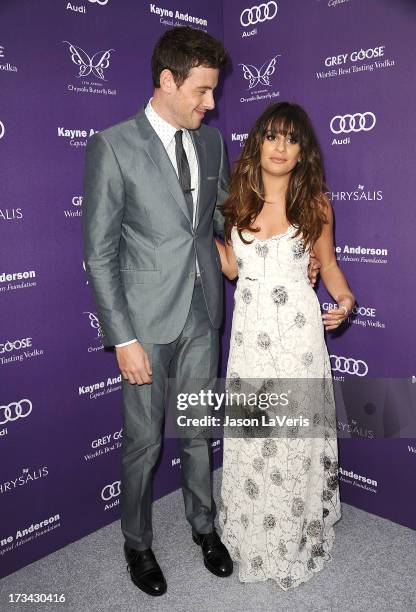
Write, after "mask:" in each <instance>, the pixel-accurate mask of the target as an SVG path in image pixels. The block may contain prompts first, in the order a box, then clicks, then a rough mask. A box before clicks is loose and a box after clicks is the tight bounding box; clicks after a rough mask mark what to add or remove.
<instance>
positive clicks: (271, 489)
mask: <svg viewBox="0 0 416 612" xmlns="http://www.w3.org/2000/svg"><path fill="white" fill-rule="evenodd" d="M325 190H326V187H325V183H324V177H323V169H322V163H321V157H320V153H319V146H318V143H317V140H316V137H315V135H314V132H313V129H312V126H311V124H310V121H309V118H308V116H307V114H306V113H305V111H304V110H303V109H302V108H301V107H299V106H298V105H295V104H289V103H287V102H281V103H278V104H275V105H272V106H270V107H269V108H268V109H266V111H265V112H264V113H263V114H262V115H261V116H260V117H259V119H258V120H257V121H256V123H255V125H254V127H253V129H252V130H251V132H250V134H249V136H248V139H247V141H246V143H245V146H244V149H243V152H242V154H241V157H240V159H239V160H238V162H237V164H236V168H235V171H234V173H233V176H232V179H231V189H230V196H229V198H228V200H227V201H226V202H225V203H224V205H223V206H222V212H223V215H224V217H225V237H226V240H225V245H222V244H221V243H220V242H217V247H218V250H219V252H220V256H221V264H222V270H223V273H224V274H225V275H226V276H227V277H228V278H229V279H234V278H236V277H237V276H238V282H237V286H236V290H235V297H234V299H235V307H234V313H233V323H232V330H231V340H230V354H229V361H228V367H227V382H228V386H229V388H230V389H231V390H232V389H240V390H241V389H242V388H243V387H244V383H245V381H246V382H248V383H250V384H251V385H252V381H253V379H256V380H262V381H263V385H262V389H263V390H265V389H266V390H267V389H268V390H269V391H270V390H272V389H273V387H274V386H275V385H276V383H278V381H281V380H284V379H292V380H293V379H297V380H298V381H299V382H301V387H302V394H303V395H302V397H304V398H305V405H302V406H301V408H305V410H306V411H307V412H308V413H309V415H312V416H313V418H312V421H313V425H316V424H319V425H320V429H319V431H320V433H319V435H315V434H314V433H309V435H308V434H307V433H306V434H303V435H300V433H299V428H298V429H297V430H296V429H293V430H292V433H288V434H287V435H283V436H273V435H272V436H271V437H270V436H267V434H265V433H264V431H265V429H263V430H261V431H260V433H258V432H257V435H260V436H261V437H256V433H255V432H254V433H252V435H250V436H246V437H233V436H232V434H230V435H229V436H227V433H225V435H224V461H223V482H222V489H221V500H220V512H219V522H220V527H221V529H222V536H221V539H222V541H223V543H224V544H225V546H227V548H228V550H229V551H230V554H231V556H232V558H233V560H234V561H235V562H236V563H237V564H238V566H239V578H240V580H241V581H242V582H254V581H259V580H267V579H269V578H270V579H273V580H274V581H276V583H277V584H278V585H279V586H280V587H281V588H282V589H285V590H286V589H291V588H294V587H296V586H298V585H299V584H300V583H302V582H306V581H307V580H309V579H310V578H311V577H312V576H313V574H314V573H316V572H318V571H320V570H321V569H322V568H323V567H324V565H325V562H326V561H328V560H330V559H331V555H330V550H331V548H332V546H333V543H334V529H333V525H334V523H336V522H337V521H338V520H339V519H340V516H341V512H340V500H339V490H338V452H337V439H336V418H335V404H334V396H333V388H332V377H331V369H330V362H329V357H328V352H327V348H326V344H325V340H324V328H326V329H327V330H335V329H338V328H339V326H340V325H341V324H342V323H343V321H345V319H346V318H347V317H348V315H349V313H350V312H351V310H352V307H353V305H354V303H355V299H354V296H353V294H352V292H351V290H350V288H349V286H348V284H347V281H346V279H345V277H344V275H343V273H342V272H341V270H340V269H339V267H338V265H337V261H336V258H335V254H334V244H333V214H332V209H331V205H330V203H329V201H328V199H327V198H326V197H325V195H324V192H325ZM312 249H313V251H314V253H315V255H316V258H317V259H318V260H319V262H320V263H321V268H320V275H321V278H322V281H323V282H324V285H325V287H326V289H327V290H328V292H329V293H330V294H331V296H332V297H333V299H334V300H335V301H336V302H337V304H338V308H337V309H334V310H332V311H331V312H330V313H326V314H324V315H321V310H320V305H319V301H318V299H317V297H316V294H315V291H314V289H313V287H312V285H311V283H310V281H309V279H308V264H309V259H310V253H311V250H312ZM317 383H318V384H317ZM305 385H306V386H305ZM305 388H307V389H309V388H310V389H311V390H312V389H314V390H315V391H316V389H318V390H319V389H321V393H317V394H316V393H315V394H314V397H313V398H312V393H309V392H308V391H306V392H305ZM298 399H299V397H298ZM298 407H299V406H298ZM278 410H280V412H279V414H280V415H283V414H284V408H283V407H282V406H281V407H280V408H279V409H278ZM309 431H312V429H310V430H309ZM296 432H297V433H296Z"/></svg>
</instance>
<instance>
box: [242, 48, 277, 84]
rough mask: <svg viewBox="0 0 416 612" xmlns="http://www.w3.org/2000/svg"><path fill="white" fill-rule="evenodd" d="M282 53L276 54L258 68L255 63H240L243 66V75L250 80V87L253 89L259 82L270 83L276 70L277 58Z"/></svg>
mask: <svg viewBox="0 0 416 612" xmlns="http://www.w3.org/2000/svg"><path fill="white" fill-rule="evenodd" d="M278 57H280V55H275V56H274V57H272V59H271V60H269V61H268V62H265V63H264V64H263V65H262V66H261V68H256V66H254V65H253V64H239V66H242V68H243V76H244V78H245V79H246V81H248V82H249V83H248V88H249V89H253V87H255V86H256V85H258V84H259V83H261V84H263V85H267V86H269V85H270V78H269V77H271V76H272V74H274V72H275V70H276V60H277V58H278Z"/></svg>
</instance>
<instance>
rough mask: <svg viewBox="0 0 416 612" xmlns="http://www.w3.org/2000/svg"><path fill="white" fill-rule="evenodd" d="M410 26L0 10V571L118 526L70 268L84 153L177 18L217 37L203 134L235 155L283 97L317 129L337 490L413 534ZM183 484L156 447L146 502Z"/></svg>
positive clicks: (115, 384) (282, 7) (46, 3)
mask: <svg viewBox="0 0 416 612" xmlns="http://www.w3.org/2000/svg"><path fill="white" fill-rule="evenodd" d="M415 14H416V13H415V8H414V7H413V5H412V3H411V2H406V1H405V0H403V1H400V0H398V1H396V2H394V3H393V2H389V1H388V0H367V1H365V2H359V1H358V0H348V1H346V0H344V1H341V0H329V1H328V0H282V1H276V2H274V1H272V2H268V3H262V4H260V3H259V4H258V5H257V6H253V5H252V3H249V2H243V1H240V0H233V1H231V0H230V1H225V2H221V1H220V0H215V1H214V2H211V3H209V4H208V5H207V3H206V2H204V1H203V0H198V1H195V0H194V1H192V2H191V1H187V2H185V1H183V0H177V1H176V2H175V3H170V2H166V1H164V0H163V1H162V0H160V1H159V2H158V3H148V2H137V1H136V0H124V2H122V3H120V2H116V0H77V1H76V2H66V1H64V0H42V1H41V2H36V3H35V2H33V0H3V2H2V4H1V7H0V16H1V21H0V23H1V28H0V85H1V94H2V95H1V99H0V152H1V160H2V163H1V166H2V190H1V191H2V195H1V202H0V304H1V325H0V466H1V469H0V472H1V476H0V513H1V521H0V576H4V575H7V574H9V573H10V572H13V571H15V570H16V569H18V568H20V567H23V566H24V565H27V564H28V563H30V562H32V561H34V560H36V559H39V558H40V557H42V556H44V555H46V554H48V553H50V552H52V551H54V550H56V549H58V548H60V547H62V546H64V545H66V544H67V543H69V542H71V541H74V540H76V539H78V538H80V537H83V536H84V535H86V534H88V533H90V532H92V531H94V530H96V529H98V528H100V527H102V526H103V525H106V524H108V523H111V522H112V521H114V520H116V519H118V518H119V495H120V459H121V452H120V451H121V439H122V430H121V420H122V419H121V379H120V376H119V372H118V370H117V365H116V361H115V357H114V354H113V353H112V352H111V351H107V350H104V348H103V346H102V342H101V335H100V326H99V322H98V320H97V315H96V310H95V305H94V302H93V300H92V294H91V291H90V288H89V286H88V282H87V278H86V275H85V270H84V266H83V259H82V243H81V217H82V180H83V168H84V153H85V146H86V143H87V140H88V138H89V136H90V135H91V134H93V133H94V132H95V131H97V130H101V129H104V128H105V127H108V126H109V125H112V124H114V123H117V122H118V121H121V120H123V119H125V118H126V117H129V116H131V115H134V114H135V113H136V112H137V110H138V108H139V107H140V105H142V104H144V103H145V102H146V101H147V99H148V98H149V96H150V95H151V92H152V84H151V76H150V68H149V64H150V57H151V52H152V49H153V46H154V43H155V41H156V40H157V39H158V37H159V36H160V35H161V34H162V33H163V32H164V31H165V30H166V28H169V27H172V26H174V25H192V26H193V27H198V28H202V29H205V30H206V31H209V32H210V33H212V34H213V35H214V36H217V37H218V38H223V36H224V33H225V44H226V46H227V48H228V49H229V51H230V54H231V57H232V67H230V69H229V70H228V74H227V76H226V78H225V81H224V85H222V84H221V85H220V86H219V88H218V92H217V110H216V111H215V112H214V113H213V114H212V116H211V118H210V120H209V122H210V124H211V125H216V126H217V127H219V128H220V129H221V131H222V133H223V134H224V136H225V139H226V142H227V145H228V150H229V154H230V159H231V160H235V159H236V157H237V156H238V154H239V152H240V151H241V146H242V145H243V143H244V140H245V138H246V136H247V133H248V130H249V129H250V127H251V125H252V123H253V121H254V120H255V118H256V117H257V116H258V115H259V114H260V113H261V112H262V111H263V109H264V108H265V107H266V106H267V105H268V104H270V103H272V102H275V101H279V100H290V101H295V102H298V103H300V104H302V105H303V106H304V107H305V108H306V110H307V111H308V112H309V114H310V115H311V117H312V120H313V123H314V125H315V128H316V131H317V134H318V136H319V140H320V143H321V146H322V150H323V154H324V159H325V165H326V170H327V178H328V184H329V188H330V192H329V197H330V199H331V201H332V203H333V206H334V210H335V215H336V244H337V247H336V248H337V256H338V259H339V262H340V265H341V266H342V268H343V270H344V271H345V273H346V275H347V277H348V280H349V281H350V284H351V286H352V288H353V290H354V292H355V294H356V296H357V300H358V306H357V309H356V312H355V314H354V316H353V317H352V318H351V321H350V324H349V326H348V329H346V330H345V332H344V333H342V334H341V335H340V336H339V337H336V338H333V337H331V338H329V339H328V342H329V347H330V354H331V362H332V366H333V371H334V377H335V378H336V379H337V383H340V384H339V385H338V387H337V394H338V396H339V402H338V406H339V419H338V426H339V431H340V435H341V436H342V439H341V440H340V468H339V471H340V475H339V477H340V482H341V493H342V497H343V499H344V501H347V502H349V503H353V504H354V505H357V506H359V507H361V508H364V509H366V510H369V511H371V512H374V513H376V514H379V515H382V516H386V517H387V518H390V519H391V520H394V521H398V522H400V523H403V524H405V525H408V526H410V527H413V528H415V527H416V523H415V518H414V512H412V505H414V500H413V499H412V498H411V491H413V490H414V484H415V466H416V464H415V462H416V442H414V441H412V440H410V439H408V440H406V439H404V438H403V435H402V434H403V431H402V430H401V428H400V425H401V423H400V422H398V420H397V418H396V415H397V413H398V411H399V408H402V407H403V406H408V405H410V400H409V390H408V387H407V386H406V385H405V384H404V383H405V381H404V379H406V378H408V377H411V376H412V374H414V370H413V369H412V368H413V363H414V344H415V334H414V324H413V312H414V306H413V304H414V297H415V296H414V292H415V290H414V286H413V285H414V284H413V282H412V281H413V279H414V274H413V259H414V257H413V251H412V244H413V240H412V239H413V231H414V229H413V228H414V227H415V221H416V219H415V207H414V206H413V203H412V201H411V198H410V194H411V193H413V190H414V188H415V185H414V182H415V178H414V172H413V159H412V158H413V148H414V147H413V146H412V144H413V142H414V140H415V128H414V124H413V122H412V118H411V116H410V107H411V103H410V101H411V100H412V99H413V98H414V95H415V93H416V91H415V89H416V87H415V85H414V84H413V83H412V79H411V75H412V69H413V62H412V57H413V54H412V45H411V40H412V38H411V32H412V31H413V30H414V25H415ZM233 290H234V286H233V284H231V283H227V291H226V317H225V324H224V330H223V351H222V364H221V370H222V373H224V371H225V366H226V360H227V354H228V349H227V346H228V337H229V333H230V325H231V312H232V305H233ZM319 295H320V299H321V302H322V308H323V309H324V310H328V309H330V308H332V307H333V304H332V300H331V298H330V297H329V296H328V295H327V294H326V292H325V290H324V289H323V288H319ZM363 380H368V385H367V387H365V390H364V391H362V392H361V391H360V392H358V391H357V388H358V389H362V382H363ZM358 381H360V383H361V384H360V385H358ZM360 393H361V395H360ZM364 397H365V400H364V399H363V398H364ZM399 403H400V406H399ZM352 407H354V409H353V408H352ZM380 431H383V432H384V434H385V437H387V438H389V439H384V437H383V436H381V435H380ZM345 438H348V439H345ZM212 445H213V458H214V467H217V466H218V465H220V462H221V454H222V453H221V442H220V440H214V441H213V442H212ZM179 485H180V460H179V452H178V448H177V446H176V444H175V441H174V440H171V439H166V440H165V445H164V449H163V454H162V457H161V460H160V465H159V467H158V471H157V474H156V478H155V483H154V497H155V499H156V498H159V497H161V496H163V495H165V494H166V493H168V492H170V491H172V490H174V489H176V488H177V487H178V486H179ZM184 520H185V519H184Z"/></svg>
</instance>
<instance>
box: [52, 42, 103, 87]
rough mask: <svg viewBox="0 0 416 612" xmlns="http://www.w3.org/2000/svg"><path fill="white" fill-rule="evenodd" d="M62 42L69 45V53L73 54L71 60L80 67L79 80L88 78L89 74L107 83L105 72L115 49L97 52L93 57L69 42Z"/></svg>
mask: <svg viewBox="0 0 416 612" xmlns="http://www.w3.org/2000/svg"><path fill="white" fill-rule="evenodd" d="M62 42H64V43H66V44H67V45H69V51H70V53H71V59H72V61H73V62H74V64H76V65H77V66H78V67H79V74H78V78H80V77H86V76H88V75H89V74H91V73H92V74H93V75H94V76H96V77H97V79H101V80H102V81H105V80H106V79H105V77H104V70H107V68H108V67H109V65H110V54H111V51H114V49H107V50H106V51H97V53H94V55H91V57H90V56H89V55H88V53H87V52H86V51H84V49H82V48H81V47H77V46H76V45H73V44H72V43H70V42H68V41H67V40H63V41H62Z"/></svg>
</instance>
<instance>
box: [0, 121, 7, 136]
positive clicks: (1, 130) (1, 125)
mask: <svg viewBox="0 0 416 612" xmlns="http://www.w3.org/2000/svg"><path fill="white" fill-rule="evenodd" d="M5 131H6V128H5V127H4V123H2V122H1V121H0V138H3V136H4V132H5Z"/></svg>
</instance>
